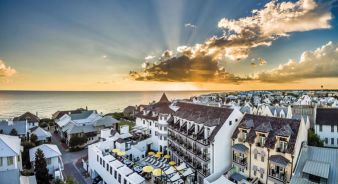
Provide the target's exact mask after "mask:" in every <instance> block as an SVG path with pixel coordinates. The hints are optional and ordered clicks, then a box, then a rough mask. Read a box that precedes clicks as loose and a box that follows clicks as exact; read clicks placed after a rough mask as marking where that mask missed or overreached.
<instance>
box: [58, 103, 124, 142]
mask: <svg viewBox="0 0 338 184" xmlns="http://www.w3.org/2000/svg"><path fill="white" fill-rule="evenodd" d="M56 117H58V118H56V119H55V121H56V124H57V125H58V130H59V133H60V135H61V137H62V138H63V139H65V142H66V143H67V144H69V142H70V139H71V137H72V136H80V137H82V136H86V137H87V143H86V144H91V143H93V142H96V141H97V140H98V138H99V136H100V135H99V134H100V131H101V130H102V129H104V128H111V127H113V126H114V125H115V124H116V123H118V121H117V120H116V119H114V118H112V117H110V116H105V117H102V116H101V115H99V114H98V113H97V112H96V110H82V109H79V110H75V111H70V112H68V113H67V112H64V113H61V114H60V113H59V114H58V115H57V116H56ZM82 146H84V145H82Z"/></svg>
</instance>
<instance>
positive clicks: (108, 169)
mask: <svg viewBox="0 0 338 184" xmlns="http://www.w3.org/2000/svg"><path fill="white" fill-rule="evenodd" d="M107 171H109V164H108V163H107Z"/></svg>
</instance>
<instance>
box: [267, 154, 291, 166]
mask: <svg viewBox="0 0 338 184" xmlns="http://www.w3.org/2000/svg"><path fill="white" fill-rule="evenodd" d="M269 160H270V162H272V163H273V164H276V165H278V166H281V167H286V166H287V165H288V164H289V163H290V161H289V160H288V159H287V158H285V157H283V156H282V155H272V156H270V158H269Z"/></svg>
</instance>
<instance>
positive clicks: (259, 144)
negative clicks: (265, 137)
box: [256, 141, 264, 147]
mask: <svg viewBox="0 0 338 184" xmlns="http://www.w3.org/2000/svg"><path fill="white" fill-rule="evenodd" d="M256 146H257V147H264V142H261V141H260V142H257V143H256Z"/></svg>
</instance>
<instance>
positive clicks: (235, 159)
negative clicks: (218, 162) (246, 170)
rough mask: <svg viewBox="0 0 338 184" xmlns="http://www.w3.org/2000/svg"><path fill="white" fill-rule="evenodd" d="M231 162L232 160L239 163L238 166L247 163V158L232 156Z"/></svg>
mask: <svg viewBox="0 0 338 184" xmlns="http://www.w3.org/2000/svg"><path fill="white" fill-rule="evenodd" d="M232 162H234V163H235V164H237V165H240V166H246V165H247V164H248V162H247V158H246V157H245V158H242V157H236V156H235V157H233V159H232Z"/></svg>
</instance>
